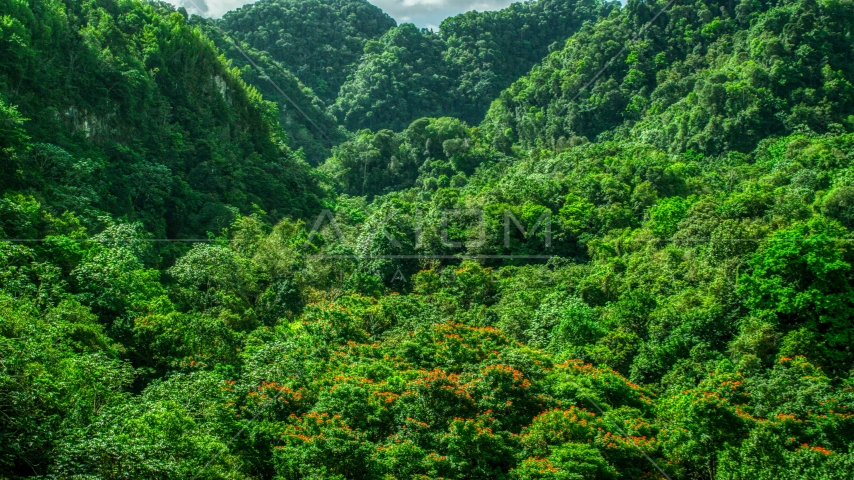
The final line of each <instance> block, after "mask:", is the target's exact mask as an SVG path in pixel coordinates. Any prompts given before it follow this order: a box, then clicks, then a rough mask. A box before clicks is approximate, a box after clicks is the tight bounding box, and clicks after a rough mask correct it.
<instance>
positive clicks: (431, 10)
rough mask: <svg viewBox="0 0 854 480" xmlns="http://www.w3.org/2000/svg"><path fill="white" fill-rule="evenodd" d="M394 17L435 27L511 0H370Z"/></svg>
mask: <svg viewBox="0 0 854 480" xmlns="http://www.w3.org/2000/svg"><path fill="white" fill-rule="evenodd" d="M371 3H373V4H374V5H376V6H378V7H380V8H382V9H383V10H384V11H385V12H386V13H388V14H389V15H391V16H392V17H394V19H395V20H397V23H404V22H406V23H414V24H415V25H417V26H419V27H427V28H430V27H435V26H437V25H440V24H441V23H442V20H444V19H446V18H448V17H450V16H453V15H457V14H460V13H463V12H468V11H470V10H478V11H481V12H482V11H485V10H500V9H502V8H504V7H507V6H508V5H510V4H511V3H513V1H512V0H371Z"/></svg>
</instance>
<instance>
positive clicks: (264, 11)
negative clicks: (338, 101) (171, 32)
mask: <svg viewBox="0 0 854 480" xmlns="http://www.w3.org/2000/svg"><path fill="white" fill-rule="evenodd" d="M218 23H219V24H220V25H221V27H222V28H223V29H224V30H226V31H227V32H228V33H229V34H231V35H233V36H234V37H235V38H237V39H238V40H239V41H242V42H245V43H247V44H248V45H250V46H251V47H252V48H254V49H256V50H260V51H264V52H267V53H268V54H269V55H270V57H271V58H272V59H273V60H275V61H277V62H280V63H281V64H282V65H285V66H286V67H287V68H288V69H289V70H290V71H291V72H292V73H293V74H294V75H296V76H297V78H299V80H300V81H301V82H302V83H304V84H305V85H307V86H308V87H309V88H311V89H312V90H313V91H314V93H315V94H316V95H317V96H318V97H320V99H321V100H323V101H324V102H327V103H332V102H334V101H335V98H336V97H337V95H338V90H339V89H340V88H341V85H343V84H344V82H345V81H346V80H347V77H348V76H349V75H350V74H351V73H352V71H353V68H354V66H355V65H356V64H358V63H359V59H360V57H361V56H362V53H363V51H364V48H365V44H366V43H367V42H368V41H370V40H376V39H378V38H379V37H381V36H382V35H383V34H384V33H385V32H387V31H388V30H389V29H391V28H393V27H394V26H395V25H396V22H395V21H394V20H393V19H392V18H391V17H389V16H388V15H387V14H386V13H383V11H382V10H380V9H379V8H377V7H375V6H374V5H372V4H370V3H369V2H368V1H367V0H261V1H258V2H255V3H250V4H248V5H245V6H243V7H241V8H239V9H237V10H234V11H232V12H229V13H227V14H226V15H225V16H223V18H222V20H221V21H220V22H218ZM231 58H236V57H235V56H232V57H231Z"/></svg>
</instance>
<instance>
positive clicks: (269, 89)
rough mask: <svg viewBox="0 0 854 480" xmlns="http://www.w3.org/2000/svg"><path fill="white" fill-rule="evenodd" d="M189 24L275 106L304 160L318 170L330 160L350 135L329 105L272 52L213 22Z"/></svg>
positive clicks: (194, 19) (192, 21) (198, 20)
mask: <svg viewBox="0 0 854 480" xmlns="http://www.w3.org/2000/svg"><path fill="white" fill-rule="evenodd" d="M189 20H190V24H191V25H193V26H196V27H198V28H200V29H201V30H202V31H203V32H204V35H205V36H206V37H207V38H209V39H211V40H212V41H213V42H214V44H215V45H216V46H217V48H219V49H220V51H222V52H223V53H224V54H225V56H226V58H227V59H228V62H229V64H230V65H231V66H232V67H237V68H238V69H239V70H240V76H241V78H243V80H244V81H245V82H246V83H248V84H250V85H252V86H253V87H255V88H256V89H258V91H259V92H261V94H262V95H263V96H264V98H265V99H266V100H271V101H275V102H276V104H277V105H278V110H279V124H280V125H281V126H282V128H283V129H284V130H285V133H286V134H287V136H288V143H289V145H290V147H291V148H292V149H293V150H297V149H302V150H303V153H304V155H305V159H306V160H307V161H308V162H309V163H310V164H311V165H315V166H316V165H318V164H320V163H322V162H323V161H324V160H326V159H327V158H329V156H330V153H331V148H332V147H333V146H335V145H337V144H339V143H341V142H342V141H343V140H344V139H345V138H346V136H347V133H346V131H345V130H344V129H343V128H342V127H339V126H338V122H337V121H336V119H335V117H333V116H332V115H330V114H329V113H328V112H327V111H326V110H327V107H326V105H325V104H324V103H323V101H322V100H320V99H319V98H318V97H317V96H316V95H315V94H314V91H312V90H311V89H310V88H308V87H306V86H305V85H304V84H303V83H302V82H301V81H300V80H299V79H298V78H296V77H295V76H294V74H293V73H291V71H290V70H289V69H288V67H287V66H286V65H284V64H282V62H280V61H277V60H275V59H274V58H273V57H272V56H271V55H270V53H269V52H266V51H262V50H256V49H254V48H252V47H251V46H250V45H248V44H247V43H245V42H240V41H239V40H238V39H237V36H235V35H233V34H231V33H229V32H226V31H225V30H223V29H221V28H220V27H219V25H217V24H216V23H215V22H212V21H211V20H210V19H204V18H202V17H199V16H193V17H192V18H191V19H189ZM238 48H239V50H238ZM244 55H246V56H244ZM247 57H249V58H248V59H247ZM253 64H254V65H253Z"/></svg>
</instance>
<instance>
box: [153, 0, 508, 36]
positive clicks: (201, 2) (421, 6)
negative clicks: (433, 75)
mask: <svg viewBox="0 0 854 480" xmlns="http://www.w3.org/2000/svg"><path fill="white" fill-rule="evenodd" d="M169 1H171V2H172V3H174V4H176V5H178V6H184V7H185V8H186V9H187V11H188V12H190V13H195V14H200V15H204V16H206V17H214V18H219V17H221V16H222V15H223V14H224V13H225V12H228V11H229V10H234V9H235V8H238V7H240V6H242V5H245V4H246V3H250V2H248V1H246V0H169ZM369 1H370V2H371V3H373V4H374V5H376V6H378V7H380V8H381V9H383V11H385V12H386V13H388V14H389V15H391V16H392V18H394V19H395V20H397V23H414V24H415V25H417V26H418V27H425V28H433V29H434V30H438V28H439V24H440V23H442V20H444V19H446V18H448V17H450V16H452V15H456V14H458V13H463V12H468V11H469V10H478V11H481V12H482V11H485V10H500V9H502V8H504V7H506V6H508V5H510V4H511V3H513V0H369ZM516 1H518V0H516Z"/></svg>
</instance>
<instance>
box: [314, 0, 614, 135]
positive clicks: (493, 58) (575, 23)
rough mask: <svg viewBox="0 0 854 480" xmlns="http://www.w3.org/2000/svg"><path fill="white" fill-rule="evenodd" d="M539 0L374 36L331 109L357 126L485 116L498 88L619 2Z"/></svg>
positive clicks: (394, 125) (471, 120) (398, 127)
mask: <svg viewBox="0 0 854 480" xmlns="http://www.w3.org/2000/svg"><path fill="white" fill-rule="evenodd" d="M617 5H618V4H617V2H608V1H602V0H539V1H533V2H525V3H514V4H512V5H511V6H510V7H508V8H506V9H503V10H500V11H496V12H475V11H472V12H468V13H464V14H461V15H458V16H456V17H451V18H449V19H447V20H445V21H444V22H442V26H441V27H440V29H439V31H438V32H431V31H429V30H421V31H419V30H418V29H416V28H415V27H414V26H413V25H411V24H410V25H400V26H399V27H397V28H396V29H392V30H391V31H389V32H387V33H386V34H385V35H384V36H383V37H382V38H381V39H379V40H378V41H369V42H368V43H367V45H366V46H365V56H364V57H362V60H361V63H360V64H359V65H358V68H357V69H356V70H355V72H354V73H353V74H352V76H351V77H348V81H347V82H346V83H345V84H344V85H343V86H342V87H341V91H340V93H339V95H338V98H337V100H336V102H335V105H334V106H333V107H332V108H331V109H330V111H331V112H332V113H333V114H334V115H335V116H336V117H337V118H338V119H339V121H340V122H341V123H343V124H344V125H346V126H347V127H348V128H350V129H351V130H354V131H355V130H358V129H361V128H369V129H372V130H379V129H383V128H389V129H392V130H402V129H404V128H406V126H407V125H409V123H410V122H412V121H414V120H416V119H418V118H420V117H440V116H453V117H457V118H460V119H462V120H465V121H467V122H469V123H472V124H475V123H479V122H480V121H481V120H482V119H483V116H484V114H485V113H486V110H487V109H488V107H489V104H490V103H491V102H492V101H493V100H494V99H495V98H496V97H497V96H498V94H499V93H500V92H501V91H502V90H503V89H505V88H507V87H508V86H510V84H511V83H512V82H513V81H515V80H516V79H518V78H519V77H520V76H522V75H523V74H525V73H527V72H528V70H529V69H530V68H531V67H532V66H534V65H535V64H536V63H537V62H539V61H540V60H541V59H542V58H543V57H544V56H545V55H546V54H547V53H548V52H549V49H550V48H552V47H555V46H559V45H561V44H562V43H563V42H564V41H565V40H566V39H567V38H568V37H569V36H570V35H571V34H572V33H574V32H575V31H577V30H578V29H579V28H581V26H582V25H584V24H585V22H588V23H594V22H595V20H597V19H598V18H601V17H606V16H607V15H608V12H610V11H612V10H614V9H615V8H616V7H617Z"/></svg>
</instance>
